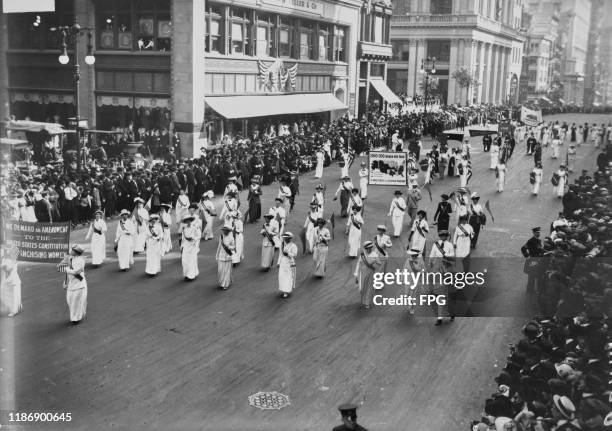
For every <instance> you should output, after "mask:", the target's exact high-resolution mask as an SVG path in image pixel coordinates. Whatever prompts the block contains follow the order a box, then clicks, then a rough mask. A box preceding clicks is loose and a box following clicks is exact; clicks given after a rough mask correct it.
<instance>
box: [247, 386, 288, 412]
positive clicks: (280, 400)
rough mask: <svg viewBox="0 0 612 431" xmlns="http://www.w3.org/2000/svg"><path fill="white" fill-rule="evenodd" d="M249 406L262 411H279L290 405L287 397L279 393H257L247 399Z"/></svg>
mask: <svg viewBox="0 0 612 431" xmlns="http://www.w3.org/2000/svg"><path fill="white" fill-rule="evenodd" d="M249 404H250V405H252V406H253V407H257V408H258V409H262V410H280V409H282V408H283V407H286V406H288V405H289V404H291V402H290V401H289V397H288V396H287V395H283V394H281V393H279V392H276V391H274V392H257V393H256V394H253V395H251V396H250V397H249Z"/></svg>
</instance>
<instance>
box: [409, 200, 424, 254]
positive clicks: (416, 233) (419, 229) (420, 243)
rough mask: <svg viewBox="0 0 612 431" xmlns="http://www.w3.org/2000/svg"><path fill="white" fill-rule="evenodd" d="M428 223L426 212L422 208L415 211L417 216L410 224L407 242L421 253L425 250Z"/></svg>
mask: <svg viewBox="0 0 612 431" xmlns="http://www.w3.org/2000/svg"><path fill="white" fill-rule="evenodd" d="M428 233H429V225H428V224H427V213H426V212H425V211H423V210H419V211H417V218H416V220H415V221H414V223H413V224H412V229H411V231H410V237H409V238H408V243H409V244H410V248H411V249H412V250H419V252H420V253H421V254H423V253H424V252H425V244H426V243H427V234H428Z"/></svg>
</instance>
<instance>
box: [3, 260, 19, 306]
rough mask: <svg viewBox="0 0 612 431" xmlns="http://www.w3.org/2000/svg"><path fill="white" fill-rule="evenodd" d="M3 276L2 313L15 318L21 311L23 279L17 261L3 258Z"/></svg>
mask: <svg viewBox="0 0 612 431" xmlns="http://www.w3.org/2000/svg"><path fill="white" fill-rule="evenodd" d="M1 274H2V277H1V278H0V313H1V314H8V315H10V316H13V315H15V314H17V313H19V311H21V278H19V274H18V273H17V260H16V259H15V258H13V257H11V256H8V255H6V256H3V257H2V272H1Z"/></svg>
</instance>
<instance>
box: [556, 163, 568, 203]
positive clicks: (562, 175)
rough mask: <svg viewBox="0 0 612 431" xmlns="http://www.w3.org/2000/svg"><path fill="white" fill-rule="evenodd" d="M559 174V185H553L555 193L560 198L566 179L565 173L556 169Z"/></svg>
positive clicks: (563, 192)
mask: <svg viewBox="0 0 612 431" xmlns="http://www.w3.org/2000/svg"><path fill="white" fill-rule="evenodd" d="M557 174H558V175H559V185H557V187H555V195H556V196H557V197H559V198H562V197H563V195H565V182H566V181H567V173H566V172H565V171H563V170H561V169H559V170H558V171H557Z"/></svg>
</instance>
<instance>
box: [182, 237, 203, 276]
mask: <svg viewBox="0 0 612 431" xmlns="http://www.w3.org/2000/svg"><path fill="white" fill-rule="evenodd" d="M200 235H201V234H200V231H199V230H198V228H197V227H195V226H185V227H184V228H183V231H182V239H181V250H182V254H181V264H182V265H183V277H186V278H188V279H190V280H193V279H194V278H196V277H197V276H198V275H199V274H200V271H199V269H198V252H199V251H200Z"/></svg>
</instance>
